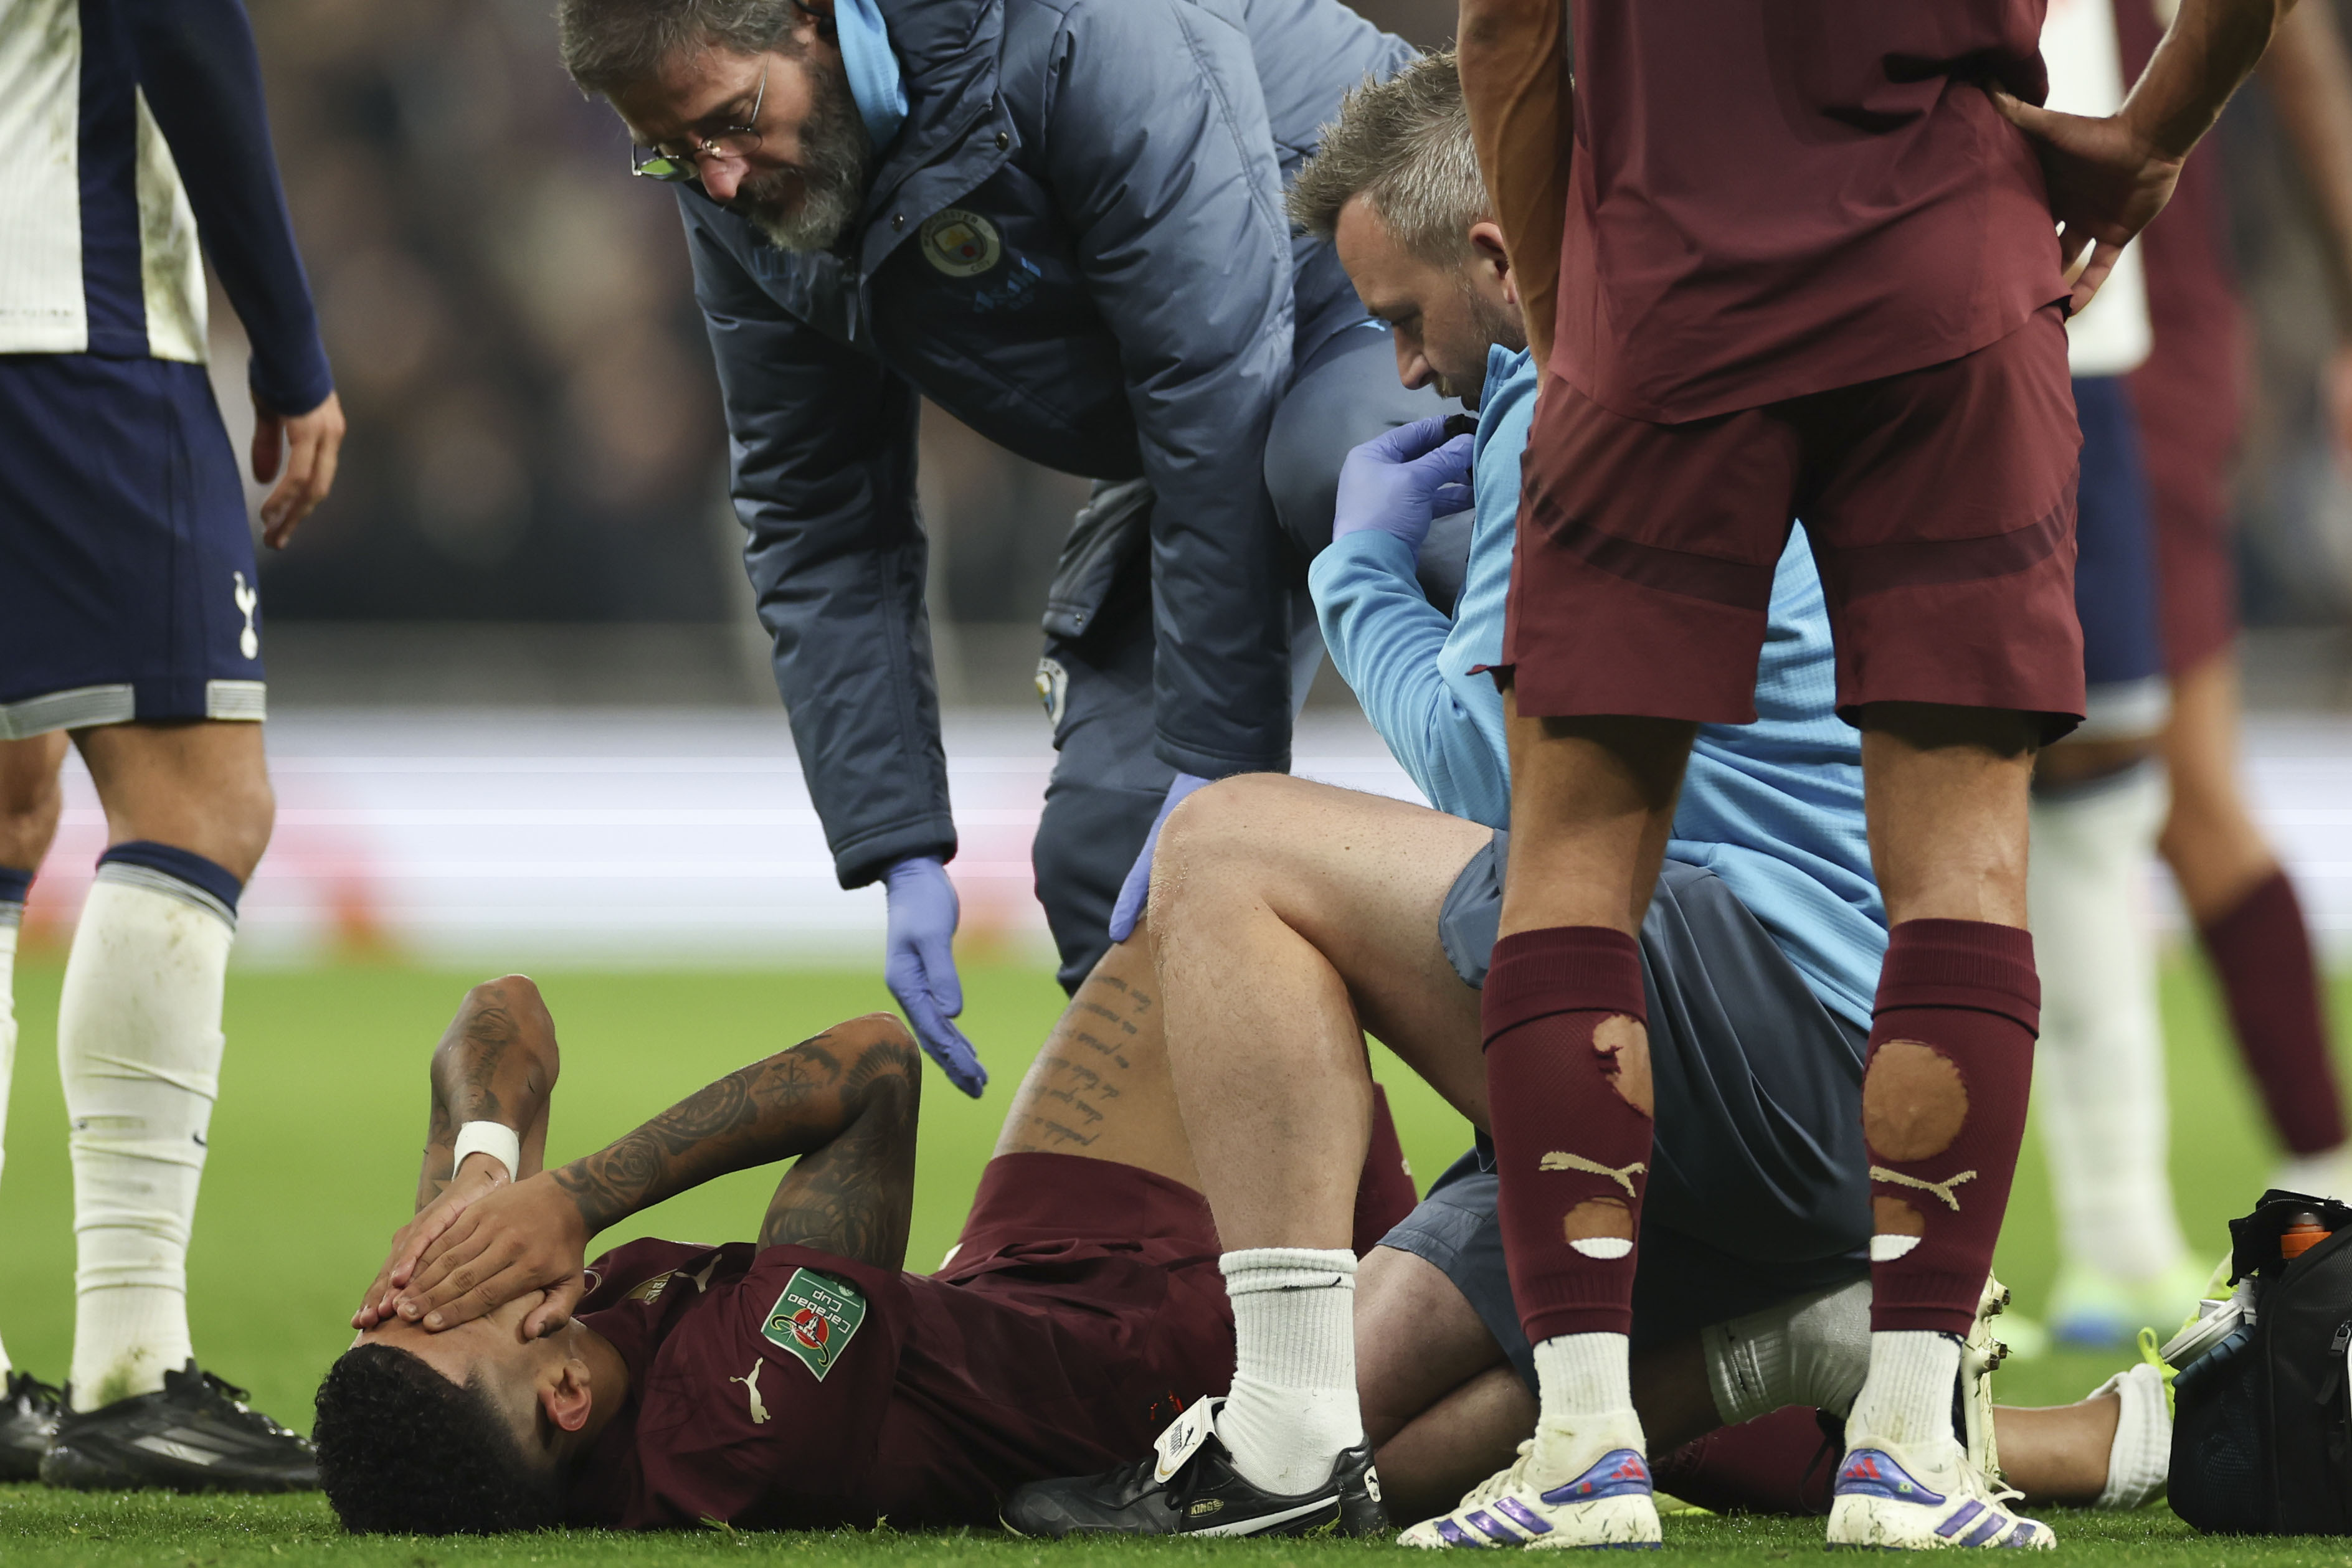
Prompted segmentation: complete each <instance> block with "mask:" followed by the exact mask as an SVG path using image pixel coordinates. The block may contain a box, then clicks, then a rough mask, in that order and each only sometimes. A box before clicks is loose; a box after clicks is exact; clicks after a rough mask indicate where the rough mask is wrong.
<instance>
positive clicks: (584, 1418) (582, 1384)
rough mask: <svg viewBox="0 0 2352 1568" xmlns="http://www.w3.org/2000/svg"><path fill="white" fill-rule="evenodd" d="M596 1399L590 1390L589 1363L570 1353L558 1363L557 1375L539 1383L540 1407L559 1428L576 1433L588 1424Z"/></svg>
mask: <svg viewBox="0 0 2352 1568" xmlns="http://www.w3.org/2000/svg"><path fill="white" fill-rule="evenodd" d="M594 1404H595V1400H594V1398H593V1396H592V1395H591V1393H590V1391H589V1383H588V1364H587V1363H586V1362H584V1361H583V1360H581V1359H580V1358H579V1357H578V1356H571V1357H568V1358H566V1359H565V1360H563V1361H562V1362H560V1363H558V1364H557V1365H556V1368H555V1375H554V1376H552V1377H550V1378H546V1379H544V1380H543V1381H541V1384H540V1385H539V1407H540V1408H541V1410H544V1411H546V1412H547V1418H548V1419H549V1420H550V1421H552V1422H553V1423H555V1426H556V1427H557V1429H558V1430H560V1431H565V1432H577V1431H578V1430H580V1428H582V1427H585V1426H586V1425H588V1412H589V1410H590V1409H591V1408H592V1407H593V1406H594Z"/></svg>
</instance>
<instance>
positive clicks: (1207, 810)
mask: <svg viewBox="0 0 2352 1568" xmlns="http://www.w3.org/2000/svg"><path fill="white" fill-rule="evenodd" d="M1297 789H1298V780H1297V779H1293V778H1291V777H1289V776H1288V775H1287V774H1283V773H1236V774H1234V776H1233V777H1231V778H1229V779H1218V780H1217V781H1216V782H1215V783H1213V784H1208V785H1204V786H1202V788H1201V789H1195V790H1194V791H1192V794H1190V795H1188V796H1186V797H1185V798H1184V799H1183V800H1181V801H1180V802H1179V803H1178V804H1177V807H1176V809H1175V810H1173V811H1171V812H1170V813H1169V814H1168V821H1166V822H1164V823H1162V824H1161V825H1160V847H1159V849H1158V850H1157V851H1156V852H1154V854H1153V856H1152V863H1153V865H1154V866H1155V867H1164V868H1168V869H1170V870H1171V871H1173V870H1179V869H1181V870H1188V871H1197V870H1203V869H1207V868H1209V867H1213V866H1215V865H1217V864H1219V863H1221V862H1232V861H1241V862H1245V863H1251V864H1256V865H1263V864H1265V863H1267V857H1268V856H1270V855H1271V854H1273V853H1274V852H1276V850H1277V849H1278V848H1279V846H1280V843H1281V839H1282V833H1281V830H1280V823H1281V821H1283V820H1284V819H1285V818H1286V816H1287V815H1288V808H1289V806H1290V804H1291V800H1292V797H1293V796H1294V795H1295V793H1296V791H1297Z"/></svg>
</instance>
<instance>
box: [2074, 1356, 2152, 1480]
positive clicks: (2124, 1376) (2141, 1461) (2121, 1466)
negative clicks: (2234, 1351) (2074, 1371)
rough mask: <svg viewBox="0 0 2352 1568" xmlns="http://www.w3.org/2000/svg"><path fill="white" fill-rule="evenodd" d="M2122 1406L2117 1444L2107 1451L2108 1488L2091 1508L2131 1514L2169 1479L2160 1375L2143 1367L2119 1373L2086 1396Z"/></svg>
mask: <svg viewBox="0 0 2352 1568" xmlns="http://www.w3.org/2000/svg"><path fill="white" fill-rule="evenodd" d="M2102 1394H2112V1395H2114V1396H2116V1398H2117V1399H2119V1400H2121V1401H2122V1402H2123V1409H2122V1411H2121V1412H2120V1413H2119V1414H2118V1415H2117V1416H2116V1440H2115V1443H2114V1445H2113V1446H2112V1447H2111V1448H2108V1449H2107V1485H2106V1490H2104V1491H2102V1492H2100V1493H2099V1497H2098V1500H2097V1501H2095V1502H2094V1503H2093V1504H2091V1506H2092V1507H2093V1508H2116V1509H2132V1508H2138V1507H2139V1506H2141V1505H2142V1504H2143V1503H2150V1502H2154V1501H2155V1500H2157V1499H2158V1498H2160V1497H2162V1496H2163V1495H2164V1491H2165V1487H2166V1485H2167V1483H2168V1481H2169V1479H2170V1478H2171V1474H2172V1412H2171V1411H2170V1410H2169V1409H2168V1408H2167V1407H2166V1406H2165V1403H2164V1375H2163V1374H2161V1373H2159V1372H2158V1371H2157V1369H2156V1368H2155V1367H2153V1366H2151V1365H2150V1364H2147V1362H2144V1361H2143V1362H2141V1363H2140V1364H2138V1365H2137V1366H2135V1367H2132V1368H2131V1369H2130V1370H2128V1371H2126V1372H2119V1373H2117V1374H2116V1375H2114V1376H2113V1377H2110V1378H2108V1379H2107V1380H2106V1381H2105V1383H2102V1384H2101V1385H2099V1386H2098V1387H2096V1388H2095V1389H2093V1390H2092V1391H2091V1397H2092V1398H2094V1399H2096V1398H2097V1397H2098V1396H2100V1395H2102Z"/></svg>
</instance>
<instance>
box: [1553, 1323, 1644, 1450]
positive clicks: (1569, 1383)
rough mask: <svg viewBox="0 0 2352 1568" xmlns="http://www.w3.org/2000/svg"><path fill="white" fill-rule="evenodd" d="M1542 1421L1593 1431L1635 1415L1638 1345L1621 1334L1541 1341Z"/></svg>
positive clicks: (1563, 1336) (1568, 1335) (1578, 1335)
mask: <svg viewBox="0 0 2352 1568" xmlns="http://www.w3.org/2000/svg"><path fill="white" fill-rule="evenodd" d="M1535 1350H1536V1401H1537V1405H1538V1411H1537V1419H1538V1421H1539V1422H1540V1423H1541V1424H1542V1425H1544V1426H1546V1427H1591V1426H1592V1425H1594V1418H1595V1417H1597V1416H1624V1417H1627V1418H1629V1419H1630V1418H1632V1416H1633V1343H1632V1342H1631V1341H1630V1340H1628V1339H1627V1338H1626V1337H1625V1336H1624V1335H1623V1334H1621V1333H1564V1334H1555V1335H1553V1336H1552V1337H1551V1338H1550V1339H1548V1340H1540V1341H1538V1342H1537V1344H1536V1347H1535Z"/></svg>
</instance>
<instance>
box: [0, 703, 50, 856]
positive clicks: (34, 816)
mask: <svg viewBox="0 0 2352 1568" xmlns="http://www.w3.org/2000/svg"><path fill="white" fill-rule="evenodd" d="M65 759H66V737H65V735H64V733H63V732H62V731H55V730H53V731H51V732H50V733H49V734H47V735H35V736H28V737H26V738H25V739H23V740H0V866H6V867H8V868H9V869H11V870H13V871H35V870H37V869H38V868H39V866H40V863H41V857H42V856H44V855H46V854H47V853H48V852H49V844H50V842H51V841H53V840H54V839H56V837H57V836H58V818H59V817H60V816H61V815H62V814H63V812H64V810H65V794H64V792H63V791H62V790H61V789H59V788H58V767H59V765H61V764H62V763H63V762H64V761H65Z"/></svg>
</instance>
